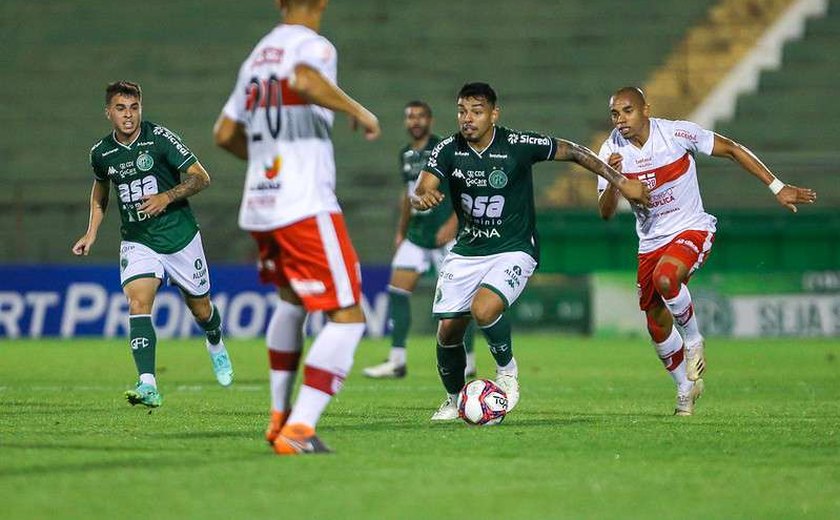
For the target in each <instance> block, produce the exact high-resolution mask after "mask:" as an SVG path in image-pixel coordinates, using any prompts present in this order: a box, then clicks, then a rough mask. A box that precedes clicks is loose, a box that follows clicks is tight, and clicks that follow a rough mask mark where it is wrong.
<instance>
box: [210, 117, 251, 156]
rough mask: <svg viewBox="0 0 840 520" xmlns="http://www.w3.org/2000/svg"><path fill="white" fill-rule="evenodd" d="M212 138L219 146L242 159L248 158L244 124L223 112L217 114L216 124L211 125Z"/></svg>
mask: <svg viewBox="0 0 840 520" xmlns="http://www.w3.org/2000/svg"><path fill="white" fill-rule="evenodd" d="M213 140H214V141H215V143H216V146H218V147H219V148H222V149H223V150H227V151H228V152H229V153H231V154H233V155H234V156H236V157H239V158H240V159H242V160H244V161H247V160H248V135H247V134H246V133H245V126H243V125H242V123H239V122H237V121H234V120H233V119H230V118H229V117H227V116H226V115H225V114H224V113H221V114H219V118H218V119H216V124H214V125H213Z"/></svg>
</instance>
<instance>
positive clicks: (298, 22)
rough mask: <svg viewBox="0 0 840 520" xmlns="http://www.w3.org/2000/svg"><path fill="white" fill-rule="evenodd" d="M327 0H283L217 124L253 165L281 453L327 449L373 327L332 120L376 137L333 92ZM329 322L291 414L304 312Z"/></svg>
mask: <svg viewBox="0 0 840 520" xmlns="http://www.w3.org/2000/svg"><path fill="white" fill-rule="evenodd" d="M326 5H327V1H326V0H279V2H278V6H279V8H280V11H281V13H282V16H283V23H281V24H280V25H277V26H276V27H275V28H274V29H272V30H271V31H270V32H269V33H268V34H267V35H265V36H264V37H263V38H262V39H261V40H260V41H259V42H258V43H257V45H256V46H255V47H254V49H253V50H252V51H251V53H250V54H249V56H248V57H247V58H246V59H245V61H244V62H243V63H242V66H241V67H240V69H239V75H238V77H237V80H236V85H235V86H234V89H233V92H232V93H231V95H230V98H229V99H228V101H227V103H226V104H225V106H224V108H223V109H222V113H221V114H220V116H219V119H218V120H217V122H216V126H215V128H214V136H215V139H216V143H217V144H218V145H219V146H221V147H222V148H224V149H225V150H227V151H228V152H230V153H231V154H233V155H235V156H236V157H239V158H241V159H244V160H247V161H248V167H247V173H246V178H245V186H244V190H243V195H242V205H241V207H240V211H239V225H240V227H241V228H242V229H244V230H246V231H248V232H250V234H251V235H252V237H253V238H254V240H255V241H256V243H257V247H258V250H259V258H260V277H261V279H262V280H263V282H265V283H272V284H274V285H276V286H277V288H278V293H279V296H280V301H279V302H278V305H277V307H276V309H275V311H274V314H273V315H272V317H271V321H270V323H269V326H268V330H267V332H266V344H267V346H268V354H269V364H270V384H271V398H272V399H271V407H272V409H271V418H270V421H269V426H268V429H267V431H266V439H267V440H268V442H269V443H270V444H272V446H273V447H274V450H275V452H276V453H278V454H280V455H294V454H300V453H318V452H325V451H329V450H328V448H327V447H326V446H325V445H324V443H323V442H321V440H320V439H319V438H318V436H317V435H316V434H315V427H316V425H317V423H318V420H319V419H320V417H321V414H322V413H323V411H324V409H325V408H326V406H327V404H329V402H330V400H331V399H332V396H333V395H334V394H335V393H336V392H338V390H339V389H340V388H341V386H342V384H343V381H344V378H345V377H346V376H347V374H348V372H349V371H350V367H351V366H352V364H353V355H354V353H355V350H356V347H357V346H358V343H359V340H360V339H361V337H362V334H363V333H364V330H365V318H364V315H363V313H362V310H361V307H360V297H361V275H360V268H359V260H358V258H357V256H356V251H355V249H354V248H353V245H352V243H351V242H350V237H349V235H348V233H347V229H346V228H345V225H344V217H343V216H342V213H341V208H340V207H339V205H338V200H337V198H336V196H335V161H334V158H333V145H332V140H331V133H332V124H333V117H334V111H339V112H344V113H346V114H348V115H349V116H350V117H351V118H352V119H353V121H354V122H355V123H356V124H358V125H360V126H361V127H362V128H363V129H364V132H365V137H366V138H368V139H375V138H377V137H378V136H379V134H380V130H379V122H378V120H377V118H376V116H374V115H373V114H372V113H371V112H370V111H369V110H367V109H366V108H365V107H363V106H362V105H360V104H359V103H358V102H357V101H355V100H354V99H353V98H351V97H350V96H348V95H347V94H346V93H345V92H344V91H342V90H341V89H340V88H339V87H338V86H337V65H338V56H337V53H336V49H335V47H334V46H333V45H332V43H330V41H329V40H327V39H326V38H325V37H323V36H321V35H320V34H318V30H319V28H320V25H321V18H322V16H323V13H324V10H325V9H326ZM314 311H323V312H324V313H325V314H326V316H327V317H328V319H329V321H328V323H327V325H326V326H325V327H324V328H323V329H322V330H321V332H320V333H319V334H318V336H317V337H316V338H315V341H314V343H313V345H312V347H311V348H310V350H309V353H308V355H307V357H306V360H305V361H304V369H303V385H302V387H301V389H300V391H299V393H298V396H297V399H296V401H295V403H294V406H291V401H290V399H291V391H292V386H293V385H294V380H295V378H296V374H297V371H298V366H299V362H300V358H301V350H302V348H303V336H302V327H303V322H304V319H305V317H306V314H307V312H314Z"/></svg>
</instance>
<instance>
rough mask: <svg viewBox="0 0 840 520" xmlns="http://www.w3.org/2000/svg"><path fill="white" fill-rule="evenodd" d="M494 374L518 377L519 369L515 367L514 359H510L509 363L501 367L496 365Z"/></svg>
mask: <svg viewBox="0 0 840 520" xmlns="http://www.w3.org/2000/svg"><path fill="white" fill-rule="evenodd" d="M496 373H497V374H499V375H506V376H513V377H519V367H518V366H516V358H510V363H508V364H507V365H505V366H503V367H500V366H498V365H496Z"/></svg>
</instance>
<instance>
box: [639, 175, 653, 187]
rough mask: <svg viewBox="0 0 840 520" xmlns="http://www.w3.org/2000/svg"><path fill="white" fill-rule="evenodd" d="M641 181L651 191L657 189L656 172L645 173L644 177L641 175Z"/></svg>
mask: <svg viewBox="0 0 840 520" xmlns="http://www.w3.org/2000/svg"><path fill="white" fill-rule="evenodd" d="M639 180H640V181H641V182H642V184H644V185H645V186H647V188H648V189H649V190H652V189H653V188H655V187H656V172H650V173H643V174H642V175H639Z"/></svg>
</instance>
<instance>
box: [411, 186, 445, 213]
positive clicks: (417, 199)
mask: <svg viewBox="0 0 840 520" xmlns="http://www.w3.org/2000/svg"><path fill="white" fill-rule="evenodd" d="M443 198H444V196H443V193H441V192H439V191H438V190H428V191H426V192H424V193H423V194H418V193H415V194H414V195H412V196H410V197H409V198H408V200H409V201H411V207H412V208H414V209H417V210H420V211H426V210H427V209H431V208H434V207H435V206H437V205H438V204H440V203H441V202H443Z"/></svg>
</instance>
